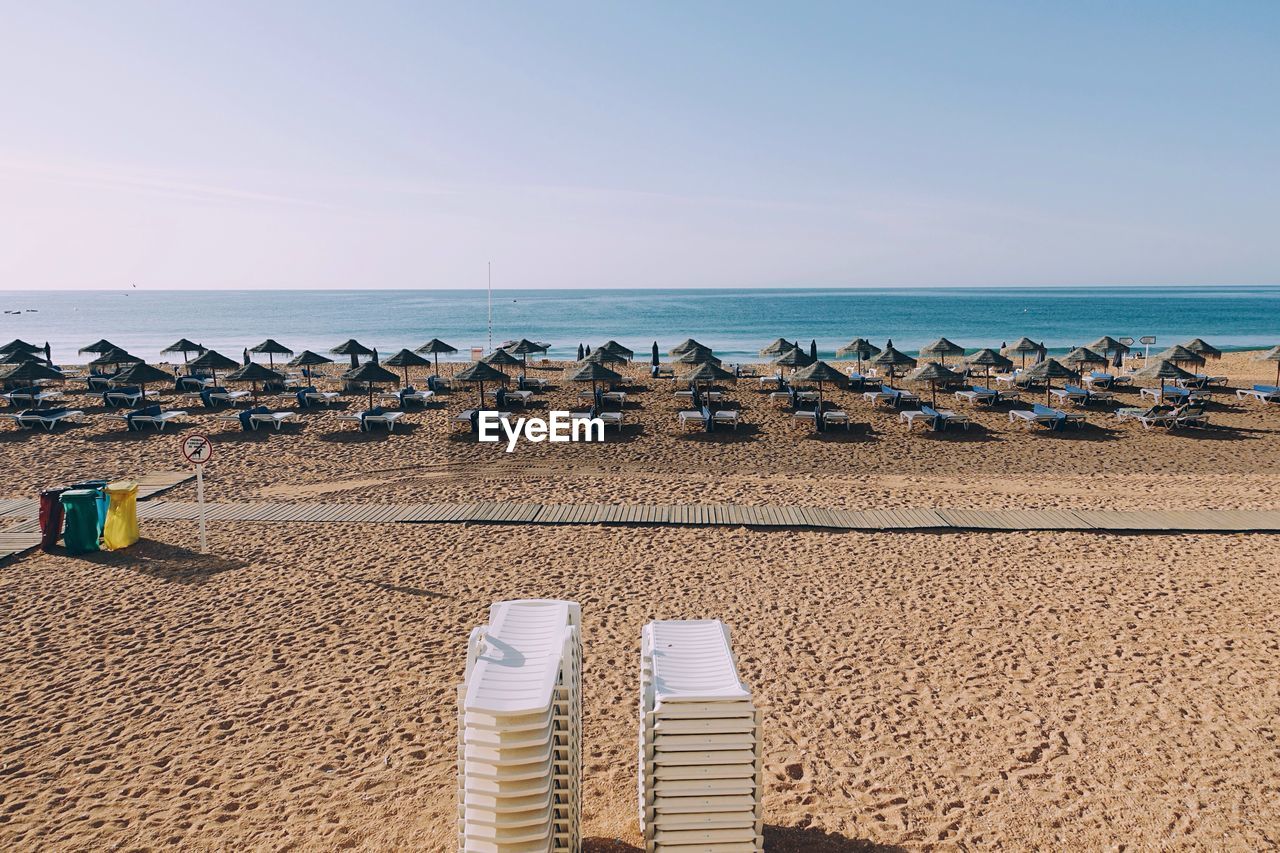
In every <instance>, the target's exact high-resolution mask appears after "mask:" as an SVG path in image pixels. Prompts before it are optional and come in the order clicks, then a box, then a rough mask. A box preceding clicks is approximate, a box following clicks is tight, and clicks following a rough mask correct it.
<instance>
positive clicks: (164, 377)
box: [115, 361, 173, 400]
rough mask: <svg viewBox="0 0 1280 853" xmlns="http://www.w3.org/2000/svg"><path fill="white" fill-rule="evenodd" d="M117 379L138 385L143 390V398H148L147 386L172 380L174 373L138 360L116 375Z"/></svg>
mask: <svg viewBox="0 0 1280 853" xmlns="http://www.w3.org/2000/svg"><path fill="white" fill-rule="evenodd" d="M115 381H117V382H124V383H126V384H128V385H137V386H138V388H139V389H141V391H142V395H141V396H142V399H143V400H145V399H147V386H148V385H151V384H154V383H156V382H166V383H167V382H172V381H173V374H172V373H169V372H168V371H167V370H161V369H160V368H158V367H152V366H151V365H149V364H146V363H145V362H141V361H139V362H136V363H134V364H131V365H129V366H128V367H126V368H125V369H124V370H121V371H120V372H119V373H117V374H116V375H115Z"/></svg>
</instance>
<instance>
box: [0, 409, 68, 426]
mask: <svg viewBox="0 0 1280 853" xmlns="http://www.w3.org/2000/svg"><path fill="white" fill-rule="evenodd" d="M4 416H5V417H6V418H12V419H13V423H14V425H15V426H16V427H18V429H35V428H37V427H44V428H45V429H46V430H47V431H49V432H53V431H54V429H55V428H57V426H58V424H60V423H62V422H63V421H78V420H80V419H82V418H83V417H84V412H82V411H80V410H79V409H61V410H59V409H49V410H48V411H43V412H42V411H39V410H37V409H28V410H27V411H25V412H17V413H16V414H15V413H12V412H5V415H4Z"/></svg>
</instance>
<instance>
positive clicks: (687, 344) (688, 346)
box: [667, 338, 711, 355]
mask: <svg viewBox="0 0 1280 853" xmlns="http://www.w3.org/2000/svg"><path fill="white" fill-rule="evenodd" d="M693 349H704V350H707V351H708V352H710V350H711V347H708V346H703V345H702V344H700V343H698V342H697V341H695V340H694V339H693V338H685V339H684V340H683V341H681V342H680V343H678V344H676V345H675V346H673V347H672V348H671V349H670V350H668V351H667V355H683V354H684V353H686V352H688V351H689V350H693Z"/></svg>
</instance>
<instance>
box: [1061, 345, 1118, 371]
mask: <svg viewBox="0 0 1280 853" xmlns="http://www.w3.org/2000/svg"><path fill="white" fill-rule="evenodd" d="M1062 363H1063V364H1066V365H1069V366H1070V367H1072V368H1074V369H1075V370H1080V371H1083V370H1084V369H1085V367H1086V366H1087V365H1090V364H1100V365H1102V366H1103V367H1106V366H1107V365H1108V364H1110V363H1111V362H1110V361H1108V360H1107V357H1106V356H1105V355H1099V354H1098V353H1096V352H1094V351H1093V350H1092V349H1090V348H1089V347H1076V348H1075V349H1073V350H1072V351H1071V352H1069V353H1067V354H1066V355H1065V356H1063V357H1062Z"/></svg>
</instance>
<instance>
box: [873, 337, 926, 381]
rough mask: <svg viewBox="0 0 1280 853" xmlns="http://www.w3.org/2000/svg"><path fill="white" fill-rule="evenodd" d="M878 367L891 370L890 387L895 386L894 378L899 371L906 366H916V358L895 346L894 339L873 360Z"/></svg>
mask: <svg viewBox="0 0 1280 853" xmlns="http://www.w3.org/2000/svg"><path fill="white" fill-rule="evenodd" d="M871 363H872V364H874V365H875V366H876V367H883V368H885V369H886V370H888V371H889V387H890V388H892V387H893V379H894V377H895V376H897V375H898V371H899V370H900V369H901V368H904V367H915V366H916V360H915V359H914V358H912V357H911V356H909V355H907V354H906V353H905V352H899V351H898V350H897V349H895V348H894V346H893V341H889V342H887V343H886V344H885V345H884V349H883V350H882V351H881V352H880V354H879V355H877V356H876V357H875V358H874V359H872V360H871Z"/></svg>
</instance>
